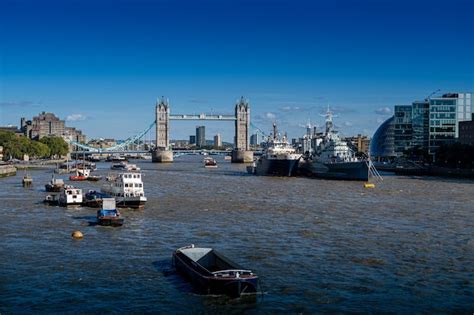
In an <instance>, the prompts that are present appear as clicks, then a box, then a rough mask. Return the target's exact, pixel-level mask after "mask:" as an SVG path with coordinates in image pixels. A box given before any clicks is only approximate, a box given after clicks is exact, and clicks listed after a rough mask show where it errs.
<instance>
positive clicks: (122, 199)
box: [101, 172, 147, 208]
mask: <svg viewBox="0 0 474 315" xmlns="http://www.w3.org/2000/svg"><path fill="white" fill-rule="evenodd" d="M101 192H102V193H105V194H108V195H110V196H111V197H114V198H115V200H116V201H117V207H125V208H143V207H145V203H146V201H147V199H146V197H145V191H144V189H143V182H142V174H140V173H132V172H127V173H120V174H118V175H117V176H115V177H110V178H109V179H108V181H107V183H106V184H105V186H103V187H102V189H101Z"/></svg>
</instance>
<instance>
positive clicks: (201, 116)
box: [169, 114, 236, 121]
mask: <svg viewBox="0 0 474 315" xmlns="http://www.w3.org/2000/svg"><path fill="white" fill-rule="evenodd" d="M169 119H170V120H225V121H235V120H236V118H235V116H232V115H212V114H211V115H208V114H199V115H170V116H169Z"/></svg>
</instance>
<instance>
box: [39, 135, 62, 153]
mask: <svg viewBox="0 0 474 315" xmlns="http://www.w3.org/2000/svg"><path fill="white" fill-rule="evenodd" d="M40 142H41V143H44V144H45V145H47V146H48V147H49V150H50V152H49V156H50V157H54V156H63V155H66V154H67V153H68V152H69V147H68V145H67V143H66V141H64V139H63V138H61V137H55V136H50V137H44V138H42V139H41V140H40Z"/></svg>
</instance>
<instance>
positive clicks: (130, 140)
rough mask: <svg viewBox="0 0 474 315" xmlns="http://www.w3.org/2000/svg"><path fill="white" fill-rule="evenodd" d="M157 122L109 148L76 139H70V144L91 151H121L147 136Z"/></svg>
mask: <svg viewBox="0 0 474 315" xmlns="http://www.w3.org/2000/svg"><path fill="white" fill-rule="evenodd" d="M155 124H156V120H155V121H154V122H153V123H151V124H150V125H149V126H148V128H146V129H145V130H144V131H142V132H140V133H139V134H137V135H135V136H133V137H129V138H127V139H126V140H125V141H124V142H122V143H119V144H116V145H114V146H112V147H108V148H104V149H102V148H96V147H91V146H89V145H87V144H85V143H80V142H76V141H69V143H70V144H72V145H75V146H78V147H79V148H81V149H85V150H88V151H90V152H108V151H119V150H123V149H124V148H125V147H127V146H129V145H131V144H133V143H135V142H137V141H138V140H140V139H141V138H143V136H145V135H146V134H147V133H148V131H150V130H151V128H153V126H154V125H155Z"/></svg>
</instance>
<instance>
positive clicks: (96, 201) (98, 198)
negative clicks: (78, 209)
mask: <svg viewBox="0 0 474 315" xmlns="http://www.w3.org/2000/svg"><path fill="white" fill-rule="evenodd" d="M105 198H110V196H109V195H107V194H104V193H101V192H98V191H96V190H89V191H88V192H87V193H86V194H85V195H84V200H83V204H84V205H86V206H88V207H92V208H97V207H101V206H102V202H103V200H104V199H105Z"/></svg>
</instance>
